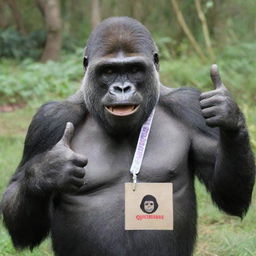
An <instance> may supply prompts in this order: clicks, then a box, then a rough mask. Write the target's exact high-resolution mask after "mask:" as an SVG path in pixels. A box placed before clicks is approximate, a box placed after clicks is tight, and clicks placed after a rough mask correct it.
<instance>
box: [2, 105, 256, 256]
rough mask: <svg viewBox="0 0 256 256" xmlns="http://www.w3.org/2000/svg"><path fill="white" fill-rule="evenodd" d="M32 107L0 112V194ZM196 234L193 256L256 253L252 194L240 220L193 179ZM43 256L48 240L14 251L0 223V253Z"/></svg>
mask: <svg viewBox="0 0 256 256" xmlns="http://www.w3.org/2000/svg"><path fill="white" fill-rule="evenodd" d="M34 112H35V109H34V108H31V107H26V108H24V109H20V110H17V111H15V112H12V113H4V114H1V115H0V131H1V132H0V134H1V137H0V155H1V158H0V195H1V194H2V192H3V191H4V188H5V187H6V185H7V183H8V180H9V179H10V176H11V175H12V173H13V172H14V170H15V168H16V166H17V165H18V162H19V160H20V158H21V152H22V148H23V141H24V136H25V132H26V129H27V127H28V124H29V122H30V121H31V117H32V115H33V113H34ZM196 190H197V198H198V211H199V225H198V228H199V232H198V233H199V235H198V242H197V247H196V251H195V254H194V255H195V256H252V255H254V256H255V255H256V232H255V227H256V218H255V212H256V200H255V196H256V193H255V191H254V196H253V202H252V206H251V208H250V210H249V212H248V214H247V215H246V217H245V218H244V220H243V221H242V222H241V220H240V219H239V218H235V217H230V216H227V215H225V214H224V213H222V212H220V211H219V210H218V209H217V208H216V207H215V206H213V204H212V202H211V199H210V196H209V195H208V194H207V192H206V191H205V189H204V187H203V186H202V185H201V184H199V182H196ZM14 255H17V256H18V255H19V256H32V255H33V256H46V255H48V256H49V255H53V254H52V251H51V245H50V241H49V240H46V241H45V242H44V243H42V244H41V245H40V247H39V248H37V249H35V250H33V252H30V251H25V252H17V251H16V250H15V249H14V248H13V246H12V243H11V240H10V237H9V235H8V234H7V231H6V230H5V229H4V227H3V225H0V256H14Z"/></svg>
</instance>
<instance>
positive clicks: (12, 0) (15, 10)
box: [6, 0, 26, 35]
mask: <svg viewBox="0 0 256 256" xmlns="http://www.w3.org/2000/svg"><path fill="white" fill-rule="evenodd" d="M6 3H7V4H8V5H9V7H10V9H11V11H12V15H13V18H14V20H15V24H16V28H17V30H18V31H19V32H20V33H21V34H22V35H26V30H25V27H24V24H23V21H22V16H21V13H20V10H19V7H18V5H17V2H16V0H6Z"/></svg>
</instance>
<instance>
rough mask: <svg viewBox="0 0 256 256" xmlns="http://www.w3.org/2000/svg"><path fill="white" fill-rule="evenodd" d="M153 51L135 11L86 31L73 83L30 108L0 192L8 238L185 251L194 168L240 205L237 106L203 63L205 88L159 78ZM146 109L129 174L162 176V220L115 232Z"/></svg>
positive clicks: (218, 199) (244, 138)
mask: <svg viewBox="0 0 256 256" xmlns="http://www.w3.org/2000/svg"><path fill="white" fill-rule="evenodd" d="M158 62H159V61H158V51H157V47H156V45H155V43H154V41H153V40H152V38H151V35H150V33H149V31H148V30H147V29H146V28H145V27H144V26H143V25H142V24H140V23H139V22H138V21H136V20H133V19H131V18H127V17H118V18H109V19H107V20H105V21H103V22H102V23H101V24H100V25H99V26H98V28H96V30H95V31H94V32H93V33H92V34H91V36H90V38H89V40H88V43H87V47H86V50H85V56H84V68H85V76H84V80H83V84H82V86H81V88H80V90H79V91H78V92H77V93H76V94H75V95H72V96H71V97H70V98H68V99H67V100H64V101H62V102H51V103H48V104H45V105H44V106H42V107H41V108H40V109H39V111H38V112H37V114H36V115H35V116H34V118H33V120H32V123H31V125H30V127H29V130H28V133H27V136H26V141H25V148H24V153H23V158H22V160H21V163H20V164H19V166H18V168H17V170H16V173H15V174H14V175H13V177H12V179H11V181H10V184H9V186H8V187H7V189H6V192H5V194H4V196H3V200H2V209H3V215H4V222H5V225H6V227H7V229H8V231H9V233H10V235H11V237H12V241H13V243H14V245H15V247H17V248H21V249H23V248H26V247H30V248H33V247H34V246H37V245H38V244H40V243H41V241H42V240H43V239H44V238H45V237H46V236H47V235H48V233H49V232H50V233H51V237H52V242H53V249H54V252H55V255H58V256H67V255H72V256H93V255H109V256H111V255H127V256H129V255H145V256H146V255H147V256H150V255H152V256H153V255H158V256H166V255H170V256H181V255H182V256H191V255H192V253H193V247H194V243H195V238H196V219H197V214H196V199H195V190H194V178H195V175H196V176H197V177H198V178H199V179H200V181H201V182H203V183H204V184H205V186H206V188H207V189H208V191H209V192H210V193H211V196H212V199H213V201H214V202H215V203H216V205H217V206H218V207H219V208H220V209H222V210H224V211H225V212H227V213H228V214H232V215H236V216H240V217H242V216H244V214H245V213H246V211H247V209H248V207H249V205H250V200H251V194H252V189H253V185H254V177H255V169H254V168H255V167H254V159H253V154H252V151H251V148H250V143H249V136H248V132H247V129H246V126H245V121H244V118H243V115H242V113H241V111H240V110H239V108H238V106H237V105H236V103H235V102H234V100H233V99H232V98H231V96H230V94H229V93H228V91H227V89H226V88H225V87H224V85H223V86H222V84H220V82H221V80H220V77H219V74H218V72H217V69H216V67H215V66H214V67H213V68H212V71H211V72H212V73H211V74H212V78H213V83H214V85H215V86H216V87H217V89H216V90H213V91H210V92H206V93H202V94H200V92H198V91H197V90H195V89H190V88H181V89H170V88H167V87H165V86H163V85H161V84H160V81H159V75H158V69H159V63H158ZM220 105H221V107H220ZM153 108H155V116H154V119H153V122H152V127H151V130H150V134H149V139H148V144H147V147H146V151H145V155H144V158H143V162H142V166H141V170H140V173H139V175H138V182H172V183H173V205H174V209H173V214H174V229H173V230H172V231H159V230H158V231H156V230H147V231H146V230H130V231H127V230H125V228H124V183H126V182H130V181H131V180H132V177H131V174H130V173H129V169H130V166H131V163H132V159H133V155H134V151H135V148H136V144H137V140H138V135H139V132H140V128H141V126H142V125H143V123H144V122H145V120H146V119H147V118H148V116H149V115H150V113H151V111H152V110H153ZM147 201H150V202H151V201H152V202H154V200H153V199H150V200H147ZM155 210H156V209H155Z"/></svg>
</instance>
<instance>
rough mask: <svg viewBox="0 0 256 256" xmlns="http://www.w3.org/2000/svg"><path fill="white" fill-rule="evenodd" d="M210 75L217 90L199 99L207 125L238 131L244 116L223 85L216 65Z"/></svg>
mask: <svg viewBox="0 0 256 256" xmlns="http://www.w3.org/2000/svg"><path fill="white" fill-rule="evenodd" d="M210 75H211V79H212V82H213V85H214V88H215V89H214V90H212V91H209V92H204V93H202V94H201V95H200V98H199V100H200V107H201V110H202V115H203V117H204V118H205V121H206V124H207V125H208V126H210V127H220V128H223V129H225V130H237V129H238V128H239V125H240V120H241V116H242V114H241V112H240V110H239V108H238V106H237V104H236V103H235V101H234V100H233V99H232V97H231V94H230V93H229V91H228V90H227V88H226V87H225V86H224V84H223V83H222V81H221V77H220V74H219V72H218V66H217V65H216V64H213V65H212V67H211V72H210Z"/></svg>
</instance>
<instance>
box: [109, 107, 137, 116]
mask: <svg viewBox="0 0 256 256" xmlns="http://www.w3.org/2000/svg"><path fill="white" fill-rule="evenodd" d="M105 108H106V110H107V111H108V112H109V113H111V114H112V115H115V116H129V115H131V114H133V113H135V112H136V111H137V110H138V108H139V105H115V106H106V107H105Z"/></svg>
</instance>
